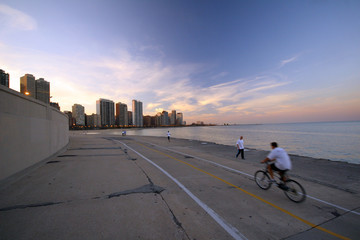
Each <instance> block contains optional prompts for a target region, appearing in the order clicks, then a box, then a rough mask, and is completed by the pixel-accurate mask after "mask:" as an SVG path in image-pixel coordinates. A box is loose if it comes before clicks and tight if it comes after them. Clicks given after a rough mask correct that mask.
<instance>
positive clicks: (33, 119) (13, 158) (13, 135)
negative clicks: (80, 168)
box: [0, 86, 69, 181]
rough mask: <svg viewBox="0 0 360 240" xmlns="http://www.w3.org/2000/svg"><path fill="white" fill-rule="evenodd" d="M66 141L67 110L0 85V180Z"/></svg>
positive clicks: (36, 161) (67, 131)
mask: <svg viewBox="0 0 360 240" xmlns="http://www.w3.org/2000/svg"><path fill="white" fill-rule="evenodd" d="M68 142H69V130H68V117H67V115H66V114H63V113H62V112H60V111H59V110H57V109H56V108H53V107H51V106H50V105H49V104H45V103H43V102H41V101H39V100H36V99H34V98H32V97H29V96H25V95H23V94H21V93H19V92H17V91H14V90H12V89H9V88H7V87H4V86H0V156H1V160H0V181H2V180H5V179H7V178H8V177H11V176H12V175H14V174H17V173H19V172H21V171H23V170H24V169H27V168H29V167H31V166H33V165H34V164H37V163H38V162H40V161H42V160H43V159H47V158H48V157H50V156H53V155H54V154H56V153H57V152H59V151H60V150H61V149H63V148H64V147H65V146H66V145H67V144H68Z"/></svg>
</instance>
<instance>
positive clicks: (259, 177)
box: [254, 170, 271, 190]
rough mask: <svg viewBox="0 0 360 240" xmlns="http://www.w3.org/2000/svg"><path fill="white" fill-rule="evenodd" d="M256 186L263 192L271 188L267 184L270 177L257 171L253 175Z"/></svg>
mask: <svg viewBox="0 0 360 240" xmlns="http://www.w3.org/2000/svg"><path fill="white" fill-rule="evenodd" d="M254 178H255V182H256V184H257V185H258V186H259V187H260V188H261V189H264V190H268V189H269V188H270V187H271V183H270V182H269V180H270V177H269V175H268V174H267V173H266V172H265V171H263V170H259V171H257V172H256V173H255V175H254Z"/></svg>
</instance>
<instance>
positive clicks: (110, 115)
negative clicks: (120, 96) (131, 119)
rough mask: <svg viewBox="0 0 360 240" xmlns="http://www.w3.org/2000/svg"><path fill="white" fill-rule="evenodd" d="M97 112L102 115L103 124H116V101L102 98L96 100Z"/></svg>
mask: <svg viewBox="0 0 360 240" xmlns="http://www.w3.org/2000/svg"><path fill="white" fill-rule="evenodd" d="M96 114H98V115H100V118H101V125H102V126H111V125H115V114H114V102H113V101H111V100H108V99H103V98H100V99H99V100H97V101H96Z"/></svg>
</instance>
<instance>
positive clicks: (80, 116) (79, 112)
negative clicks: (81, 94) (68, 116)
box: [72, 104, 85, 126]
mask: <svg viewBox="0 0 360 240" xmlns="http://www.w3.org/2000/svg"><path fill="white" fill-rule="evenodd" d="M72 117H73V118H75V121H76V125H77V126H85V108H84V107H83V106H82V105H80V104H74V105H73V106H72Z"/></svg>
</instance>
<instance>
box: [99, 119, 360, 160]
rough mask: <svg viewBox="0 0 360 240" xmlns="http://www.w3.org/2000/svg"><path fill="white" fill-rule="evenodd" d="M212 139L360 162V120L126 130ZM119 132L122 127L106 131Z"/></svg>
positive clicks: (134, 132)
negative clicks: (275, 143) (272, 143)
mask: <svg viewBox="0 0 360 240" xmlns="http://www.w3.org/2000/svg"><path fill="white" fill-rule="evenodd" d="M168 130H169V131H170V133H171V137H175V138H185V139H193V140H200V141H209V142H215V143H218V144H224V145H230V146H234V147H235V143H236V140H237V139H238V138H239V136H240V135H242V136H244V142H245V148H254V149H261V150H270V142H273V141H275V142H278V144H279V145H280V146H281V147H283V148H284V149H286V150H287V151H288V153H291V154H296V155H301V156H309V157H314V158H324V159H330V160H335V161H344V162H349V163H356V164H360V122H323V123H287V124H263V125H237V126H215V127H181V128H154V129H139V130H128V131H127V134H128V135H141V136H161V137H164V138H166V136H167V135H166V133H167V131H168ZM106 131H108V132H109V133H111V134H121V131H122V130H106Z"/></svg>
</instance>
